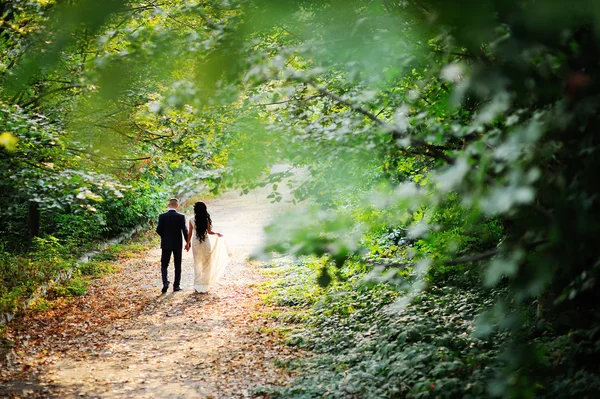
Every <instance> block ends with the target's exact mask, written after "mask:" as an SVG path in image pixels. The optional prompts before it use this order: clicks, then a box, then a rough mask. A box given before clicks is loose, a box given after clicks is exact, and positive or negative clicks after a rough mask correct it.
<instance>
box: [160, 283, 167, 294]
mask: <svg viewBox="0 0 600 399" xmlns="http://www.w3.org/2000/svg"><path fill="white" fill-rule="evenodd" d="M168 289H169V284H167V285H163V287H162V290H160V292H162V293H163V294H164V293H165V292H167V290H168Z"/></svg>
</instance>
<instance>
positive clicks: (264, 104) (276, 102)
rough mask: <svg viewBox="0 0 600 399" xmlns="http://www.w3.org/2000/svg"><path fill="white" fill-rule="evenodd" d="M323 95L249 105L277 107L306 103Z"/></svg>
mask: <svg viewBox="0 0 600 399" xmlns="http://www.w3.org/2000/svg"><path fill="white" fill-rule="evenodd" d="M323 96H324V94H315V95H314V96H309V97H306V98H290V99H289V100H282V101H275V102H272V103H258V104H252V105H250V106H251V107H266V106H269V105H278V104H286V103H291V102H293V101H307V100H312V99H313V98H319V97H323Z"/></svg>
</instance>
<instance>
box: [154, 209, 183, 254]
mask: <svg viewBox="0 0 600 399" xmlns="http://www.w3.org/2000/svg"><path fill="white" fill-rule="evenodd" d="M156 232H157V233H158V235H159V236H160V247H161V248H164V249H181V247H182V246H183V241H184V240H187V235H188V229H187V226H186V225H185V215H184V214H183V213H179V212H177V211H176V210H174V209H171V210H168V211H167V212H165V213H163V214H161V215H160V216H159V217H158V226H157V227H156Z"/></svg>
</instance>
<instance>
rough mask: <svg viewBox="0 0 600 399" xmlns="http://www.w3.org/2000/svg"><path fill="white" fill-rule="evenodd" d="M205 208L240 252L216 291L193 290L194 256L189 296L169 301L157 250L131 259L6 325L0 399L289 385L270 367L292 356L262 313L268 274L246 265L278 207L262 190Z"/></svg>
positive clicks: (185, 283) (187, 276)
mask: <svg viewBox="0 0 600 399" xmlns="http://www.w3.org/2000/svg"><path fill="white" fill-rule="evenodd" d="M208 205H209V212H210V213H211V215H212V217H213V221H214V229H215V231H220V232H222V233H223V234H224V235H225V237H226V238H227V240H228V243H229V246H230V249H231V250H232V252H233V254H234V255H233V258H232V262H231V264H230V267H229V269H228V271H227V273H226V275H225V276H224V278H223V279H222V280H221V282H220V284H219V286H218V287H216V288H215V289H214V290H213V291H211V292H209V293H208V294H196V293H194V292H193V290H192V288H191V287H192V280H193V269H192V255H191V252H190V253H185V252H184V258H183V276H182V288H183V291H181V292H175V293H174V292H171V291H169V292H168V293H167V294H164V295H161V294H160V287H161V285H162V284H161V281H160V266H159V265H160V250H159V249H158V248H155V249H152V250H150V251H149V252H148V253H146V254H145V256H144V257H141V258H140V257H138V258H135V259H131V260H129V261H127V262H126V263H125V264H124V265H123V270H122V271H121V272H120V273H118V274H113V275H110V276H108V277H106V278H104V279H102V280H99V281H98V282H96V283H94V284H93V286H92V287H91V288H90V290H89V292H88V293H87V294H86V295H85V296H84V297H81V298H77V299H76V300H74V301H72V302H71V303H69V304H68V305H66V306H61V307H58V309H55V310H51V311H48V312H45V313H42V314H38V315H30V316H26V317H24V318H22V319H20V320H19V321H17V322H15V323H13V324H11V325H10V330H9V332H10V333H11V334H12V338H13V339H14V340H15V341H16V342H17V347H16V350H15V353H14V355H13V356H11V358H10V360H9V364H8V365H7V367H3V368H2V371H0V381H2V387H0V397H60V398H74V397H77V398H81V397H90V398H129V397H132V398H133V397H135V398H234V397H235V398H239V397H248V396H250V394H251V393H252V392H253V390H254V389H255V388H257V387H260V386H262V385H270V384H281V383H283V382H284V381H286V379H287V378H289V376H288V375H287V374H286V373H285V372H284V371H282V370H281V369H278V368H276V367H275V365H274V363H275V361H276V360H286V359H288V358H291V357H294V356H295V354H293V353H292V352H291V351H290V350H289V349H288V348H286V347H284V346H281V344H280V343H279V342H278V339H277V337H275V336H273V335H272V334H268V333H265V332H264V331H269V328H271V327H273V325H272V323H273V322H272V321H270V320H269V319H268V318H265V317H263V316H261V313H263V312H264V311H266V310H267V309H265V308H263V307H262V305H261V304H260V300H259V298H258V294H257V290H256V287H255V285H256V283H257V282H259V281H261V279H262V277H261V276H260V275H259V274H257V272H256V271H255V270H254V269H253V267H252V265H251V264H249V263H248V261H247V257H248V255H249V254H250V252H251V251H252V249H253V248H255V247H256V246H257V245H258V244H260V242H261V240H262V238H263V235H262V228H263V226H264V225H265V224H266V223H267V222H268V220H269V219H270V218H271V216H272V215H273V214H274V213H276V212H278V211H279V209H280V208H281V205H273V204H270V203H269V202H268V201H267V200H265V195H264V193H255V194H252V193H251V194H250V195H247V196H242V197H240V196H239V195H237V194H229V195H225V196H224V197H222V198H220V199H218V200H215V201H212V202H209V204H208ZM170 272H171V275H172V273H173V271H172V268H171V270H170ZM170 279H171V281H172V276H171V277H170Z"/></svg>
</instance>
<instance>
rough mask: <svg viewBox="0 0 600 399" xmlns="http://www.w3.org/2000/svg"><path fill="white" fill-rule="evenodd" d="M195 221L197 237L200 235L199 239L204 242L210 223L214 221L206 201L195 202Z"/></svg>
mask: <svg viewBox="0 0 600 399" xmlns="http://www.w3.org/2000/svg"><path fill="white" fill-rule="evenodd" d="M194 222H195V224H196V237H198V241H200V242H202V241H204V240H205V239H206V232H207V231H208V225H209V224H211V223H212V220H210V215H209V214H208V212H207V210H206V204H205V203H204V202H200V201H198V202H196V203H195V204H194Z"/></svg>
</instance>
